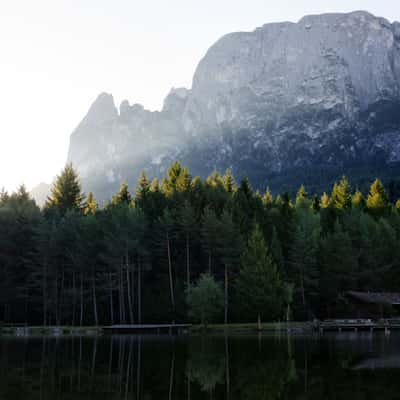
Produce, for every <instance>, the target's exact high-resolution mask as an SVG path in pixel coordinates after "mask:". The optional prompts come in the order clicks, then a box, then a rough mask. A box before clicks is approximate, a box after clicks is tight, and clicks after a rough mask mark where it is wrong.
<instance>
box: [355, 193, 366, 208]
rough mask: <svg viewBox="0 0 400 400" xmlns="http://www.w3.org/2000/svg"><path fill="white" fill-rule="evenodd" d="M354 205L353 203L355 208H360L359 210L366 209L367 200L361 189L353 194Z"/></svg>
mask: <svg viewBox="0 0 400 400" xmlns="http://www.w3.org/2000/svg"><path fill="white" fill-rule="evenodd" d="M352 205H353V208H355V209H358V210H362V211H364V209H365V206H366V201H365V198H364V196H363V194H362V193H361V192H360V191H359V190H357V191H356V192H355V193H354V195H353V198H352Z"/></svg>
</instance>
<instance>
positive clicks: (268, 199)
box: [262, 186, 274, 208]
mask: <svg viewBox="0 0 400 400" xmlns="http://www.w3.org/2000/svg"><path fill="white" fill-rule="evenodd" d="M262 201H263V205H264V207H266V208H271V207H272V205H273V203H274V197H273V195H272V193H271V191H270V190H269V187H268V186H267V189H266V190H265V193H264V196H263V198H262Z"/></svg>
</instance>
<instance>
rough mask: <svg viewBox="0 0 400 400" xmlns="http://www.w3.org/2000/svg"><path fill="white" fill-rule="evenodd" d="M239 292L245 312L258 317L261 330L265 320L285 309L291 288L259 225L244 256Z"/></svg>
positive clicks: (237, 284)
mask: <svg viewBox="0 0 400 400" xmlns="http://www.w3.org/2000/svg"><path fill="white" fill-rule="evenodd" d="M236 290H237V292H238V295H239V298H240V299H241V304H242V305H243V307H244V309H245V310H246V311H247V312H248V313H249V315H254V313H255V314H256V317H257V321H258V328H259V329H261V318H268V319H274V318H277V317H279V316H280V315H281V313H282V311H283V309H284V305H285V302H286V300H287V291H288V289H287V287H286V286H285V284H284V282H283V281H282V279H281V276H280V274H279V272H278V269H277V266H276V264H275V262H274V260H273V258H272V255H271V253H270V251H269V249H268V247H267V244H266V242H265V240H264V237H263V234H262V232H261V229H260V228H259V227H258V226H256V227H255V228H254V230H253V232H252V233H251V236H250V238H249V241H248V244H247V247H246V249H245V250H244V252H243V254H242V256H241V267H240V271H239V275H238V277H237V281H236Z"/></svg>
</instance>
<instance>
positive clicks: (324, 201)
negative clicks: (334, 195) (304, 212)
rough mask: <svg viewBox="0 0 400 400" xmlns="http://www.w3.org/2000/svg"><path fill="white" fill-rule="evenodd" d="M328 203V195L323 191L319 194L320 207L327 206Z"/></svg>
mask: <svg viewBox="0 0 400 400" xmlns="http://www.w3.org/2000/svg"><path fill="white" fill-rule="evenodd" d="M329 204H330V199H329V196H328V195H327V194H326V193H325V192H324V193H323V194H322V196H321V208H328V207H329Z"/></svg>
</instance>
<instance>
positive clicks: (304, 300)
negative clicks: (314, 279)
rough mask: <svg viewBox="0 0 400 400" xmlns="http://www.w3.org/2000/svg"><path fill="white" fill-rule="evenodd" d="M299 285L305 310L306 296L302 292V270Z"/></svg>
mask: <svg viewBox="0 0 400 400" xmlns="http://www.w3.org/2000/svg"><path fill="white" fill-rule="evenodd" d="M300 287H301V297H302V300H303V307H304V311H305V309H306V296H305V293H304V276H303V271H302V272H301V275H300Z"/></svg>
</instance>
